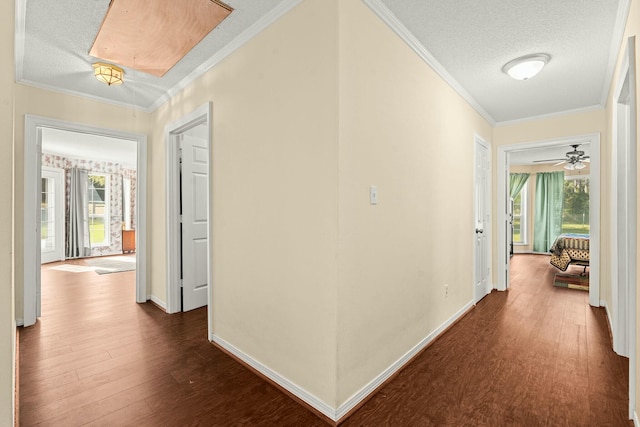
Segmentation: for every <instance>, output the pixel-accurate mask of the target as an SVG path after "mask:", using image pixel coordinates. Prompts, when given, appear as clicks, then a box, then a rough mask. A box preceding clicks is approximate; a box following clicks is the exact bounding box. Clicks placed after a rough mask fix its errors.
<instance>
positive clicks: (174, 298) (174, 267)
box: [164, 102, 213, 338]
mask: <svg viewBox="0 0 640 427" xmlns="http://www.w3.org/2000/svg"><path fill="white" fill-rule="evenodd" d="M201 124H206V125H207V127H208V131H207V147H208V150H209V170H208V173H209V190H208V191H209V194H208V202H207V218H208V221H207V238H208V239H209V244H208V246H207V251H208V253H207V260H208V265H207V277H208V286H207V290H208V296H207V306H208V309H207V328H208V333H207V336H208V337H210V338H211V337H212V336H213V310H211V305H212V304H211V303H212V299H211V298H212V295H213V291H212V288H213V258H212V249H211V247H212V246H213V225H212V222H213V219H212V212H213V208H212V201H211V188H213V186H212V184H211V182H212V177H213V162H212V161H211V159H212V157H213V155H212V154H213V153H212V151H213V150H212V142H211V130H212V126H213V105H212V103H211V102H207V103H206V104H204V105H202V106H200V107H199V108H197V109H196V110H195V111H192V112H191V113H189V114H187V115H186V116H184V117H182V118H180V119H178V120H176V121H174V122H172V123H169V124H168V125H166V126H165V128H164V139H165V152H166V170H167V176H166V186H167V193H166V200H167V204H166V208H167V224H166V227H167V248H166V250H167V270H166V274H167V276H166V280H167V282H166V283H167V303H166V311H167V313H177V312H179V311H180V310H181V307H180V305H181V304H180V302H181V295H180V256H181V255H180V239H181V237H180V222H179V221H180V205H179V203H177V202H172V201H177V200H179V197H180V196H179V195H180V188H179V174H180V171H179V166H178V159H179V157H178V156H179V153H178V144H177V138H178V136H179V135H180V134H181V133H183V132H185V131H187V130H189V129H191V128H193V127H195V126H198V125H201Z"/></svg>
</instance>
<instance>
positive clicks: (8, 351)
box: [0, 1, 16, 426]
mask: <svg viewBox="0 0 640 427" xmlns="http://www.w3.org/2000/svg"><path fill="white" fill-rule="evenodd" d="M14 16H15V12H14V2H12V1H6V2H2V3H0V145H1V147H2V148H1V150H2V156H0V201H2V202H1V203H0V425H2V426H11V425H13V416H14V411H13V407H14V405H13V401H14V400H13V399H14V395H13V390H14V380H15V348H16V347H15V336H16V335H15V334H16V328H15V313H14V308H13V307H14V279H13V185H12V184H13V156H12V155H11V154H12V152H13V82H14V67H13V64H14V61H13V33H14Z"/></svg>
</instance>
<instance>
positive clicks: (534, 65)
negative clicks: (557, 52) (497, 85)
mask: <svg viewBox="0 0 640 427" xmlns="http://www.w3.org/2000/svg"><path fill="white" fill-rule="evenodd" d="M550 59H551V57H550V56H549V55H547V54H546V53H536V54H534V55H526V56H522V57H520V58H516V59H514V60H513V61H509V62H507V63H506V64H505V65H504V67H502V71H504V72H505V73H507V74H508V75H509V76H510V77H511V78H513V79H516V80H528V79H530V78H531V77H533V76H535V75H536V74H538V73H539V72H540V70H542V68H543V67H544V66H545V65H546V64H547V63H548V62H549V60H550Z"/></svg>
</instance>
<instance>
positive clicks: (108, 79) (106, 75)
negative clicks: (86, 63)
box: [93, 62, 124, 86]
mask: <svg viewBox="0 0 640 427" xmlns="http://www.w3.org/2000/svg"><path fill="white" fill-rule="evenodd" d="M93 75H94V76H95V77H96V79H98V80H100V81H101V82H103V83H106V84H107V85H108V86H117V85H121V84H122V83H124V70H123V69H122V68H120V67H117V66H115V65H113V64H107V63H105V62H96V63H95V64H93Z"/></svg>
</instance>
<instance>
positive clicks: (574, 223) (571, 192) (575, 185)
mask: <svg viewBox="0 0 640 427" xmlns="http://www.w3.org/2000/svg"><path fill="white" fill-rule="evenodd" d="M562 232H563V233H579V234H589V177H588V176H584V175H569V176H565V178H564V205H563V208H562Z"/></svg>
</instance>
